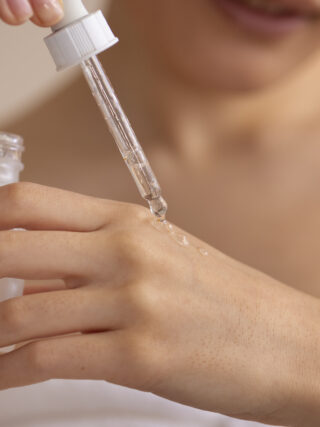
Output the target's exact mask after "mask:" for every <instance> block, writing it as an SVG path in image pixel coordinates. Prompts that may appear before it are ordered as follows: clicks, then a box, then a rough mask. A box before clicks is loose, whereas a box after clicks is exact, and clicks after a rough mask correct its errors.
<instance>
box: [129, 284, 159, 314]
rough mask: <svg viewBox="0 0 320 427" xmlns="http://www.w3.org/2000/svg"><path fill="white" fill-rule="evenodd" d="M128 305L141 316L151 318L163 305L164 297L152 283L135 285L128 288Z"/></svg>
mask: <svg viewBox="0 0 320 427" xmlns="http://www.w3.org/2000/svg"><path fill="white" fill-rule="evenodd" d="M125 289H126V304H127V306H129V307H131V309H132V310H133V311H134V312H136V313H138V314H139V316H141V315H143V317H150V316H151V315H152V314H153V313H155V312H156V311H157V307H159V305H161V304H162V303H163V302H162V297H161V294H160V292H159V290H158V289H157V288H156V287H155V286H153V285H152V284H151V283H150V282H148V284H146V283H135V284H131V285H128V286H127V287H126V288H125Z"/></svg>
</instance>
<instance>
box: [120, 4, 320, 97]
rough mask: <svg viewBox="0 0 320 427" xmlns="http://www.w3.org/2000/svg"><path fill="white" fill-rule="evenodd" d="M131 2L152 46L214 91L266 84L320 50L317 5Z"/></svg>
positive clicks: (192, 79) (170, 63)
mask: <svg viewBox="0 0 320 427" xmlns="http://www.w3.org/2000/svg"><path fill="white" fill-rule="evenodd" d="M116 1H118V0H116ZM124 1H125V3H126V7H127V9H128V10H129V12H130V19H133V22H134V23H135V25H136V27H137V29H138V30H139V31H140V32H141V33H142V36H143V38H144V39H145V40H146V42H147V43H148V46H149V49H152V52H156V54H157V56H158V58H159V59H160V60H161V61H162V62H164V63H165V64H166V66H167V67H169V69H170V70H171V71H174V72H176V73H178V74H179V77H180V78H184V79H186V80H188V81H189V83H190V82H192V83H193V84H196V85H197V86H199V85H201V86H203V87H204V88H206V89H210V88H215V89H231V90H245V89H257V88H260V87H263V86H265V85H267V84H270V83H272V82H274V81H276V80H277V79H279V78H280V77H282V76H284V75H286V74H287V73H288V72H289V71H290V70H292V69H293V68H295V67H296V66H297V65H298V64H299V63H301V62H302V61H304V60H306V59H307V58H308V57H309V56H310V55H312V54H314V53H315V52H316V51H317V50H318V48H319V47H320V19H318V15H319V16H320V2H319V1H317V0H134V1H132V0H124ZM317 3H318V6H316V4H317ZM319 78H320V77H319Z"/></svg>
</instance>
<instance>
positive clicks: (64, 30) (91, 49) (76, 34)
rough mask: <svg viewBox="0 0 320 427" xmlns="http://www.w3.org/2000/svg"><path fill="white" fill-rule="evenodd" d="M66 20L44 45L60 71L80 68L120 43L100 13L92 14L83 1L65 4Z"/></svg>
mask: <svg viewBox="0 0 320 427" xmlns="http://www.w3.org/2000/svg"><path fill="white" fill-rule="evenodd" d="M64 11H65V13H64V18H63V19H62V20H61V21H60V22H59V23H58V24H56V25H55V26H53V27H52V31H53V33H52V34H51V35H50V36H48V37H46V38H45V43H46V45H47V47H48V49H49V52H50V53H51V56H52V58H53V60H54V62H55V64H56V67H57V70H58V71H60V70H63V69H66V68H69V67H72V66H75V65H79V64H80V63H81V62H83V61H85V60H86V59H89V58H91V57H92V56H94V55H97V54H99V53H101V52H103V51H104V50H106V49H109V48H110V47H111V46H113V45H114V44H116V43H117V42H118V39H117V38H116V37H115V36H114V34H113V32H112V30H111V28H110V27H109V25H108V23H107V21H106V19H105V17H104V16H103V14H102V12H101V11H98V12H95V13H92V14H89V13H88V11H87V9H86V8H85V6H84V5H83V3H82V1H81V0H64Z"/></svg>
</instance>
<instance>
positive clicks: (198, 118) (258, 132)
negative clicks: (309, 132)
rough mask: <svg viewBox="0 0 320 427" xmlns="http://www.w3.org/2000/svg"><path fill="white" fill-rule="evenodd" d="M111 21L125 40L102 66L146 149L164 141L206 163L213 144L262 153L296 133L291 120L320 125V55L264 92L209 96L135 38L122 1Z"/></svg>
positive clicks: (207, 92) (115, 9) (114, 5)
mask: <svg viewBox="0 0 320 427" xmlns="http://www.w3.org/2000/svg"><path fill="white" fill-rule="evenodd" d="M110 22H111V25H112V28H113V30H114V32H115V34H116V35H118V36H119V38H120V43H119V45H118V46H117V47H115V48H113V49H111V50H110V51H108V53H107V54H106V55H105V56H104V57H103V62H104V65H105V67H106V69H107V73H108V74H110V75H111V80H112V81H113V83H114V84H115V87H116V90H117V92H119V95H120V98H121V100H122V103H123V105H124V107H125V110H126V111H127V112H128V114H129V118H130V120H131V121H132V122H133V125H134V127H135V129H136V130H137V133H138V136H140V137H141V138H142V139H143V141H144V144H145V142H146V141H149V142H151V141H152V142H154V141H157V142H159V141H161V142H163V141H165V143H166V144H167V147H170V149H175V150H177V151H179V153H180V154H183V155H184V157H190V158H192V160H193V161H194V160H195V159H196V158H198V159H199V160H200V162H201V159H203V158H207V156H208V152H209V151H210V152H211V153H212V147H214V148H215V149H216V147H219V146H221V149H222V150H225V148H226V147H227V149H228V147H229V148H230V146H231V147H233V146H238V145H239V144H241V143H242V144H245V145H246V146H250V147H257V146H259V148H261V145H266V146H268V145H270V144H271V145H272V144H273V143H274V141H276V142H277V143H278V142H279V136H277V133H278V132H279V133H280V135H281V133H282V132H283V129H284V128H289V129H290V128H292V123H295V125H296V128H295V130H296V129H297V128H298V129H299V126H301V128H303V129H305V127H306V126H307V125H309V124H310V125H311V126H313V125H314V123H316V122H317V119H318V113H319V111H318V109H319V107H318V104H319V103H318V99H319V98H320V86H319V84H318V83H317V82H318V80H319V77H318V76H319V75H320V72H319V71H320V61H319V58H316V59H315V60H314V61H313V62H312V63H310V64H307V65H306V66H304V67H303V68H301V69H300V70H298V72H296V73H295V74H293V75H291V76H290V77H289V78H287V79H286V80H285V81H283V82H281V83H280V84H278V85H277V86H274V87H269V88H267V89H265V90H261V91H258V92H251V93H230V92H228V93H223V92H221V91H219V92H218V91H215V90H210V91H205V92H204V91H203V90H199V89H198V88H195V87H192V85H190V84H186V83H185V82H184V81H183V79H181V78H179V76H178V75H177V74H175V73H173V72H171V70H170V69H168V68H165V67H163V65H162V64H160V62H158V61H157V58H156V57H152V55H149V53H148V50H147V49H146V48H145V46H144V44H143V43H139V41H138V39H137V37H136V35H135V34H134V29H133V28H132V24H131V22H130V19H129V18H128V17H127V16H126V12H125V10H123V9H122V2H117V1H116V2H114V3H113V5H112V8H111V14H110ZM290 123H291V125H290ZM195 141H196V144H195ZM219 141H223V143H222V144H220V143H219ZM228 151H229V149H228Z"/></svg>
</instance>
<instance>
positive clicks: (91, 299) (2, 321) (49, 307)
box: [0, 288, 127, 348]
mask: <svg viewBox="0 0 320 427" xmlns="http://www.w3.org/2000/svg"><path fill="white" fill-rule="evenodd" d="M119 302H120V301H119V292H117V291H111V290H106V289H103V291H102V290H101V288H94V289H89V288H83V289H76V290H64V291H57V292H51V293H41V294H35V295H27V296H24V297H20V298H14V299H11V300H7V301H4V302H2V303H0V348H1V347H6V346H8V345H12V344H18V343H21V342H26V341H30V340H36V339H41V338H49V337H57V336H59V335H66V334H72V333H76V332H85V333H88V332H93V331H94V332H97V331H106V330H111V329H115V328H119V327H120V326H121V325H123V323H124V322H126V316H127V314H126V313H124V314H123V315H121V311H122V310H121V309H120V307H121V305H120V303H119Z"/></svg>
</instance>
